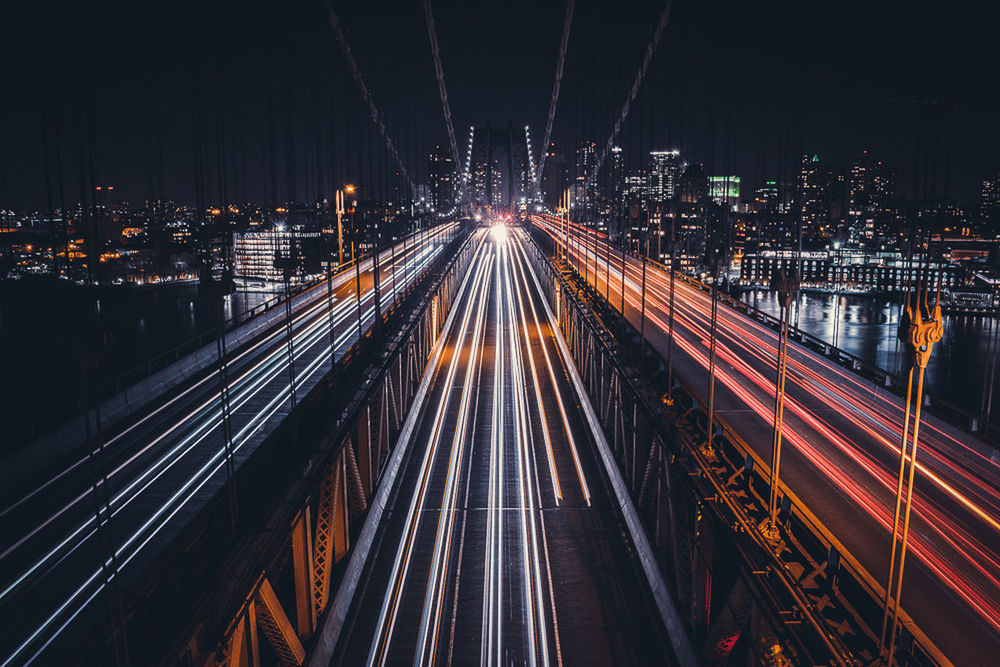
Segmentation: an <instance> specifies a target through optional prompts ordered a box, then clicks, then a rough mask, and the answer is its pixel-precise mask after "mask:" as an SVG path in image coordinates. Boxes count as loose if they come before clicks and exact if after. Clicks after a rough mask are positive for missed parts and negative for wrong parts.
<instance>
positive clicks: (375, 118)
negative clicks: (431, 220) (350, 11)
mask: <svg viewBox="0 0 1000 667" xmlns="http://www.w3.org/2000/svg"><path fill="white" fill-rule="evenodd" d="M326 9H327V13H328V14H329V20H330V27H331V28H333V31H334V32H335V33H336V34H337V40H338V41H340V46H341V49H342V50H343V51H344V57H345V58H346V59H347V65H348V67H350V69H351V74H352V75H353V76H354V80H355V82H357V84H358V88H360V89H361V97H363V98H364V100H365V102H366V103H367V104H368V112H369V115H370V116H371V119H372V123H374V124H375V126H376V127H377V128H378V131H379V134H380V135H382V141H384V142H385V149H386V150H387V151H388V152H389V155H391V156H392V158H393V159H394V160H395V161H396V163H397V164H398V165H399V173H400V174H401V175H402V177H403V178H405V179H406V182H407V184H408V185H409V186H410V194H411V195H412V196H413V197H414V198H417V196H418V195H417V184H416V183H415V182H414V181H413V178H412V177H411V176H410V172H409V171H408V170H407V168H406V164H405V163H404V162H403V158H402V157H401V156H400V154H399V151H398V150H397V149H396V144H394V143H393V141H392V138H391V137H390V136H389V131H388V130H387V129H386V127H385V120H384V118H383V116H382V113H381V112H380V111H379V110H378V107H376V106H375V102H374V100H372V97H371V93H369V92H368V86H367V85H366V84H365V80H364V77H363V76H362V75H361V70H360V69H358V63H357V62H356V61H355V60H354V54H353V53H351V45H350V44H348V43H347V35H345V34H344V28H343V26H341V25H340V19H339V18H337V14H336V13H334V11H333V7H332V6H331V5H330V3H329V2H327V3H326Z"/></svg>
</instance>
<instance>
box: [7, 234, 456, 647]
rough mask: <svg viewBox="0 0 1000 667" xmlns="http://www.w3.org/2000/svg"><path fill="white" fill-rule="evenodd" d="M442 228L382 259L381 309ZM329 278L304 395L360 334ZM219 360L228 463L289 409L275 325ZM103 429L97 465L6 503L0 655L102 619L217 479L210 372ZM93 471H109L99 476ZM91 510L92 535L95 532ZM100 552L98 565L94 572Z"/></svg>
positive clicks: (351, 302) (302, 331) (306, 342)
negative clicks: (230, 452) (226, 402)
mask: <svg viewBox="0 0 1000 667" xmlns="http://www.w3.org/2000/svg"><path fill="white" fill-rule="evenodd" d="M446 238H447V236H446V234H444V233H443V232H442V231H441V230H439V231H438V232H436V233H432V234H428V235H427V236H426V237H425V238H424V239H422V240H421V241H419V242H417V243H410V244H409V245H408V247H407V248H406V251H405V252H403V251H402V250H401V249H400V250H399V251H398V252H393V253H388V252H386V253H384V254H383V255H382V256H381V257H380V265H381V267H382V268H381V271H380V274H381V301H382V304H383V309H384V308H387V307H388V306H389V304H391V303H392V302H393V301H394V300H395V299H396V297H397V295H398V294H399V292H400V291H401V290H403V289H404V287H405V285H406V284H407V283H409V282H411V281H414V280H416V278H417V276H418V275H419V273H420V269H421V268H423V267H425V266H427V265H428V264H429V263H430V262H431V261H432V260H433V259H434V258H435V257H436V256H437V255H439V254H440V252H441V251H442V248H443V247H444V246H445V242H446ZM336 278H337V279H335V283H334V284H335V285H336V288H335V289H334V291H333V298H332V311H331V306H330V300H329V297H328V294H327V287H326V285H325V283H324V284H321V285H319V286H317V287H316V288H313V289H314V290H315V292H316V296H315V299H314V300H313V301H312V302H311V303H310V304H309V306H308V307H305V308H301V309H300V310H299V311H298V313H297V314H296V316H295V317H294V320H293V322H294V324H293V332H294V336H293V340H294V343H293V349H294V372H295V391H296V394H297V396H298V397H299V398H300V399H301V398H302V397H304V396H305V395H306V394H307V393H308V392H309V391H310V390H311V389H312V388H313V387H315V386H316V385H317V384H318V383H319V381H320V379H321V378H322V377H323V375H324V374H325V373H326V372H327V371H328V370H329V369H330V359H331V345H332V346H333V348H334V351H335V356H336V358H340V357H341V356H343V355H344V353H345V352H346V351H347V350H348V349H349V348H350V347H351V346H352V345H353V344H354V342H355V341H356V340H357V338H358V300H357V289H358V286H357V284H356V279H355V277H354V274H353V272H351V275H350V276H347V277H346V278H349V279H344V278H345V277H344V276H337V277H336ZM361 310H362V314H363V317H362V322H361V325H362V328H363V329H364V330H367V329H368V328H369V327H370V326H371V325H372V322H373V321H374V290H373V276H372V273H371V272H370V271H368V272H366V273H362V274H361ZM331 312H332V317H331ZM331 325H332V331H331ZM228 370H229V375H228V377H229V397H230V411H231V431H232V437H233V448H234V461H235V464H236V466H237V467H238V466H239V465H240V464H241V463H242V462H243V461H245V460H246V459H247V458H248V457H249V456H251V455H252V453H253V452H254V451H255V450H256V448H257V447H258V446H259V445H260V444H261V443H262V442H263V441H264V440H265V439H266V437H267V436H268V435H269V434H270V433H271V432H273V431H274V429H275V428H277V426H278V424H279V423H280V422H281V421H282V420H283V419H284V418H285V417H286V416H287V415H288V414H289V412H290V409H291V403H290V390H289V389H290V372H289V363H288V348H287V336H286V332H285V328H284V326H278V327H276V328H275V329H274V330H273V331H271V332H269V333H267V334H266V335H264V336H263V337H261V338H260V339H258V340H257V341H255V342H253V343H251V344H249V345H247V346H246V347H245V348H243V349H240V350H233V351H231V354H230V361H229V369H228ZM103 435H104V439H103V442H104V443H105V444H104V451H103V452H102V454H101V459H102V463H101V465H100V466H98V465H97V460H96V459H94V458H91V457H88V456H86V455H82V456H79V454H78V456H79V458H72V459H69V460H68V461H67V462H66V463H65V464H64V465H60V466H58V467H57V468H56V469H55V470H54V471H53V472H52V474H51V475H46V476H45V477H44V478H42V481H41V482H40V483H38V484H37V485H36V486H35V487H33V489H32V491H31V492H29V493H27V494H25V495H22V496H19V497H18V498H5V502H3V505H2V509H0V535H2V538H0V619H2V621H3V626H4V632H3V633H2V639H0V658H2V659H3V660H0V661H4V660H6V659H7V658H8V657H9V658H11V659H13V662H14V663H23V662H24V661H26V660H28V659H31V658H32V657H33V656H38V655H40V654H41V655H42V656H43V657H44V656H45V655H48V653H44V652H45V651H48V650H52V648H51V646H50V641H52V640H53V638H57V639H58V641H56V642H55V643H56V645H58V646H62V647H63V648H65V647H72V646H74V645H76V644H77V643H78V642H79V641H80V640H81V639H82V638H84V637H85V636H86V635H87V633H88V632H89V631H90V628H92V627H93V626H94V623H95V622H104V621H106V619H107V605H105V604H104V602H103V599H102V598H103V597H104V595H105V594H106V590H107V585H106V583H105V578H106V577H108V575H110V578H111V579H117V581H118V583H119V585H121V586H123V587H124V588H125V589H126V590H127V588H128V586H129V585H130V584H131V583H132V582H134V581H136V580H138V578H139V577H140V576H141V575H142V573H143V572H145V571H146V570H147V569H148V568H149V566H150V565H151V564H153V563H155V562H156V559H157V557H158V555H160V554H161V553H162V552H163V550H164V549H165V548H166V546H167V545H168V544H169V543H170V542H171V541H172V539H174V538H175V537H176V536H177V535H178V534H179V533H180V531H181V529H182V528H183V527H184V526H185V525H186V524H187V522H188V521H189V520H190V519H191V518H192V517H193V516H194V515H196V514H197V513H198V511H199V510H200V508H202V507H203V506H204V505H205V503H207V502H208V500H209V499H210V498H211V497H212V496H213V495H215V494H216V493H218V491H219V490H220V489H221V488H222V486H223V484H224V483H225V481H226V478H227V477H226V471H225V465H224V463H225V461H224V452H225V435H224V428H223V420H222V402H221V399H220V394H219V380H218V376H217V374H216V373H214V372H209V373H203V374H202V375H200V376H196V377H194V378H192V380H191V381H190V382H187V383H185V384H184V385H182V386H181V387H180V388H179V389H178V390H177V391H175V392H172V393H170V394H169V395H167V396H164V397H163V398H162V399H161V400H160V401H158V402H156V403H154V404H152V405H151V406H150V408H149V410H147V411H144V413H143V414H142V415H141V416H140V417H139V418H137V419H135V420H133V421H131V422H129V423H126V424H123V425H121V427H119V428H118V429H117V430H115V431H110V432H105V433H104V434H103ZM101 474H105V475H107V478H106V480H105V481H102V482H100V483H96V482H95V479H100V477H99V475H101ZM95 484H96V488H97V492H96V494H95ZM105 501H106V502H107V504H106V505H105V504H104V503H105ZM98 512H99V513H100V518H101V525H102V528H101V531H97V530H96V525H97V519H96V515H97V513H98ZM112 554H113V555H114V557H113V559H112ZM102 561H105V562H107V563H108V568H107V569H106V570H103V571H102V568H101V563H102Z"/></svg>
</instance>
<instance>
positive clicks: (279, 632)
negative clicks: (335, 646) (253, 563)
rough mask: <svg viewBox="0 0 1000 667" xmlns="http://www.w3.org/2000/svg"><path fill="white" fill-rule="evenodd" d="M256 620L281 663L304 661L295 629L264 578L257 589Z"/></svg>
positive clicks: (300, 643)
mask: <svg viewBox="0 0 1000 667" xmlns="http://www.w3.org/2000/svg"><path fill="white" fill-rule="evenodd" d="M255 602H256V603H257V622H258V623H259V624H260V628H261V630H263V631H264V636H265V637H267V641H268V642H269V643H270V644H271V648H272V649H274V652H275V653H276V654H277V655H278V659H279V660H280V661H281V664H282V665H296V666H297V665H301V664H302V663H303V662H305V659H306V651H305V649H304V648H302V642H301V641H300V640H299V637H298V635H296V634H295V629H294V628H293V627H292V624H291V623H290V622H289V621H288V616H287V615H286V614H285V610H284V609H282V607H281V602H280V601H278V596H277V595H276V594H275V592H274V589H273V588H271V583H270V582H269V581H268V580H267V579H264V581H262V582H261V585H260V588H259V589H257V596H256V600H255Z"/></svg>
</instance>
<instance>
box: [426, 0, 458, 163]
mask: <svg viewBox="0 0 1000 667" xmlns="http://www.w3.org/2000/svg"><path fill="white" fill-rule="evenodd" d="M424 18H425V19H426V20H427V37H428V39H430V42H431V53H432V54H433V56H434V73H435V74H437V82H438V93H440V94H441V108H442V109H443V110H444V124H445V126H446V127H447V128H448V141H449V143H450V146H451V159H452V160H454V161H455V173H456V174H459V173H461V172H462V160H461V156H460V155H459V154H458V142H457V141H455V126H454V124H452V122H451V105H449V104H448V89H447V88H445V85H444V69H443V68H442V67H441V50H440V49H439V48H438V39H437V32H436V31H435V30H434V12H433V11H431V0H424Z"/></svg>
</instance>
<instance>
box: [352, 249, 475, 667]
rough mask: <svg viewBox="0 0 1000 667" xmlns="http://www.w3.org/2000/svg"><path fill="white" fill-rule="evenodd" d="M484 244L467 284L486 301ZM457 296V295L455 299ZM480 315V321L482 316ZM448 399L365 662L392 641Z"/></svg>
mask: <svg viewBox="0 0 1000 667" xmlns="http://www.w3.org/2000/svg"><path fill="white" fill-rule="evenodd" d="M486 247H487V246H486V244H482V245H480V247H479V248H478V249H477V252H476V256H475V257H474V258H473V264H472V266H473V267H474V268H473V270H474V271H475V272H476V273H475V277H474V280H473V282H472V284H471V286H470V288H469V289H470V292H471V293H472V294H474V295H477V297H478V300H479V301H480V302H482V301H485V299H484V297H483V296H482V295H483V293H484V292H486V291H488V288H489V284H490V283H489V278H490V275H491V274H490V271H489V269H490V265H491V264H492V262H493V261H494V260H493V257H492V254H491V253H488V252H487V250H486ZM460 296H461V295H458V297H460ZM458 297H456V300H457V298H458ZM473 312H474V310H473V308H471V307H470V308H467V309H466V310H465V312H464V313H463V317H462V319H461V323H460V324H459V326H458V329H457V330H458V332H459V339H458V342H457V344H456V346H455V351H454V352H453V353H452V356H451V359H450V362H449V365H448V370H447V376H446V377H447V379H446V386H448V387H450V386H452V384H453V382H454V380H455V376H456V374H457V373H458V369H459V366H460V365H461V364H459V355H458V353H457V351H458V350H461V349H462V347H463V345H464V342H465V338H466V334H467V331H468V328H469V322H470V319H471V317H472V314H473ZM479 319H480V321H481V320H482V319H483V318H479ZM447 335H448V332H442V337H441V341H440V342H439V344H443V341H444V340H445V339H446V337H447ZM450 402H451V392H445V393H444V396H443V400H442V401H440V402H439V403H438V406H437V411H436V412H435V415H434V419H433V422H432V428H431V434H432V435H431V438H430V440H429V446H428V447H427V448H426V449H425V450H424V456H423V460H422V462H421V466H420V474H419V477H418V486H417V490H416V491H415V492H414V494H413V498H412V500H411V502H410V505H409V509H408V510H407V516H406V521H405V524H404V525H405V528H404V539H402V540H400V544H399V546H398V548H397V550H396V555H395V558H394V561H393V566H392V571H391V574H390V578H389V586H388V588H387V590H386V594H385V597H384V599H383V602H382V607H381V609H380V611H379V619H378V622H377V624H376V626H375V631H374V634H373V636H372V644H371V648H370V650H369V652H368V659H367V664H369V665H375V664H378V665H383V664H385V662H386V659H387V655H388V649H389V645H390V643H391V641H392V634H393V631H394V627H395V621H396V616H397V612H398V609H399V601H400V597H401V595H402V589H403V585H404V583H405V581H406V578H407V574H408V571H409V568H410V561H411V559H412V555H413V546H414V541H415V539H416V536H417V528H418V521H417V520H416V517H417V516H418V515H419V514H420V512H421V510H422V509H423V507H424V504H425V502H426V499H427V493H428V481H429V479H430V470H431V466H432V464H433V462H434V455H435V453H436V452H437V446H438V443H439V441H440V436H441V431H442V429H443V427H444V419H445V416H446V414H447V409H448V406H449V405H450Z"/></svg>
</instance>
